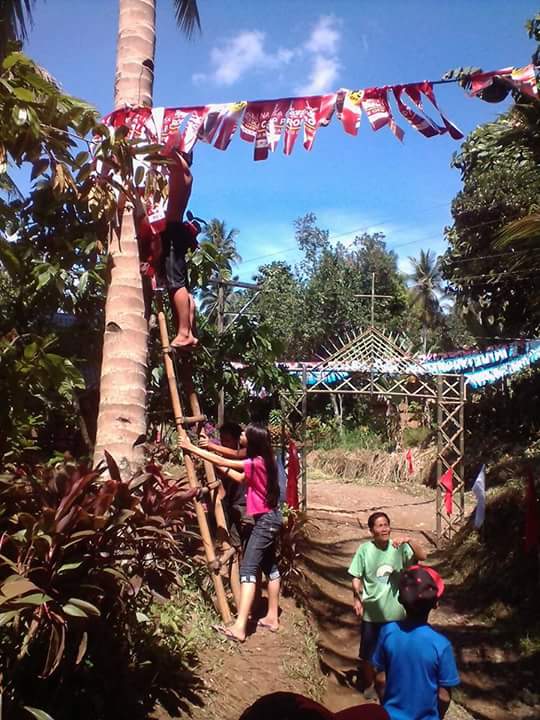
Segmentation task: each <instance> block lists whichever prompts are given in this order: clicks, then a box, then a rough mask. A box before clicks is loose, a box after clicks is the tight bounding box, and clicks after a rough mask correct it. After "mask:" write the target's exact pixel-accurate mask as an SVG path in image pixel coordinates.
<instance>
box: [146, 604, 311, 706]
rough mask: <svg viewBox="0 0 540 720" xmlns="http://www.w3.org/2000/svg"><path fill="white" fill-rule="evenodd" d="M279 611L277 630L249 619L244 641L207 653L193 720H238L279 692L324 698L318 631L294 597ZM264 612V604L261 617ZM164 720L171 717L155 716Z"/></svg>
mask: <svg viewBox="0 0 540 720" xmlns="http://www.w3.org/2000/svg"><path fill="white" fill-rule="evenodd" d="M263 602H264V601H263ZM281 611H282V612H281V627H280V631H279V632H278V633H272V632H270V631H268V630H264V629H261V628H257V627H256V626H255V624H254V623H251V624H250V626H249V627H248V637H247V638H246V642H245V643H244V644H242V645H239V644H235V643H231V642H230V641H228V640H223V641H221V642H219V643H218V646H217V647H213V648H212V649H211V651H210V652H208V653H206V655H205V657H203V658H202V666H201V668H200V669H199V674H200V676H201V678H202V680H203V689H202V691H201V692H200V702H202V705H201V706H200V707H196V706H192V707H191V709H190V713H189V715H190V717H191V720H238V718H239V717H240V715H241V714H242V712H243V711H244V710H245V709H246V708H247V707H248V706H249V705H251V704H252V703H253V702H255V700H257V699H258V698H260V697H261V696H262V695H266V694H268V693H271V692H275V691H276V690H281V691H290V692H299V693H303V694H305V695H307V696H309V697H312V698H314V699H316V700H320V698H321V697H322V694H323V692H324V687H325V679H324V677H323V676H322V674H321V671H320V668H319V661H318V655H317V644H316V633H315V632H314V631H313V630H312V629H311V627H310V625H309V622H308V620H307V617H306V614H305V612H304V611H303V610H302V609H300V608H298V607H296V604H295V603H294V601H293V600H292V599H290V598H282V601H281ZM263 614H264V611H263V608H261V611H260V613H259V615H263ZM165 719H167V720H170V716H168V715H161V716H159V715H158V716H156V718H155V720H165Z"/></svg>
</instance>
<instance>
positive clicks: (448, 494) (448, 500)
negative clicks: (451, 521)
mask: <svg viewBox="0 0 540 720" xmlns="http://www.w3.org/2000/svg"><path fill="white" fill-rule="evenodd" d="M439 483H440V484H441V485H442V487H443V488H444V490H445V493H444V506H445V508H446V512H447V513H448V515H451V514H452V492H453V490H454V469H453V468H448V470H447V471H446V472H445V473H444V475H443V476H442V477H441V479H440V480H439Z"/></svg>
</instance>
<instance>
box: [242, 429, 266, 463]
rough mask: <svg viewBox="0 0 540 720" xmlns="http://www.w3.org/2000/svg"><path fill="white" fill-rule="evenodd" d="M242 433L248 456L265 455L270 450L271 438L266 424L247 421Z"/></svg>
mask: <svg viewBox="0 0 540 720" xmlns="http://www.w3.org/2000/svg"><path fill="white" fill-rule="evenodd" d="M243 434H244V436H245V444H246V448H247V455H248V457H257V455H261V456H262V457H266V456H267V455H268V454H270V453H271V452H272V438H271V436H270V433H269V432H268V428H267V427H266V425H262V424H260V423H249V425H248V426H247V427H246V429H245V430H244V433H243Z"/></svg>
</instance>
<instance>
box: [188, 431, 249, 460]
mask: <svg viewBox="0 0 540 720" xmlns="http://www.w3.org/2000/svg"><path fill="white" fill-rule="evenodd" d="M199 447H202V448H204V449H205V450H210V452H215V453H218V454H219V455H222V456H223V457H226V458H229V459H230V460H241V459H243V458H245V457H246V449H245V448H238V450H235V449H234V448H228V447H226V446H225V445H219V444H218V443H215V442H212V440H208V438H206V437H204V435H202V436H201V437H200V438H199Z"/></svg>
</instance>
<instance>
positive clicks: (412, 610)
mask: <svg viewBox="0 0 540 720" xmlns="http://www.w3.org/2000/svg"><path fill="white" fill-rule="evenodd" d="M443 592H444V582H443V580H442V578H441V576H440V575H439V573H438V572H436V571H435V570H433V568H430V567H425V566H420V565H413V566H412V567H410V568H407V570H403V571H402V573H401V576H400V579H399V602H400V603H401V604H402V605H403V607H404V608H405V610H406V611H407V615H408V616H412V617H421V618H427V616H428V615H429V612H430V610H433V608H434V607H436V606H437V603H438V600H439V598H440V597H441V596H442V594H443Z"/></svg>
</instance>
